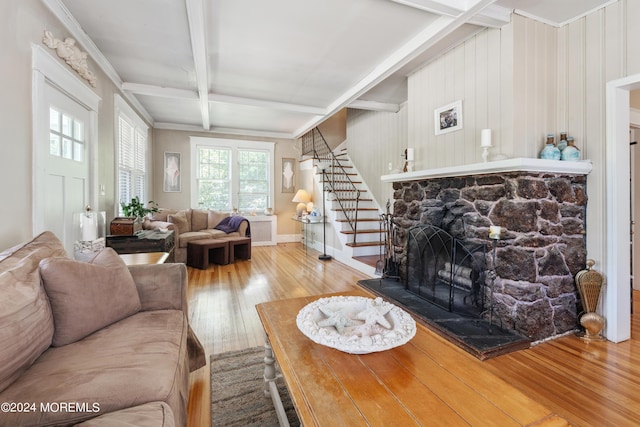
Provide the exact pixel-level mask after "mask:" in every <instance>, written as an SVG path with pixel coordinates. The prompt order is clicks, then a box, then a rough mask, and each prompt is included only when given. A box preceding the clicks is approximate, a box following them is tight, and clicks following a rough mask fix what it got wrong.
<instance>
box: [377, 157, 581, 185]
mask: <svg viewBox="0 0 640 427" xmlns="http://www.w3.org/2000/svg"><path fill="white" fill-rule="evenodd" d="M592 167H593V165H592V164H591V161H590V160H581V161H577V162H569V161H562V160H546V159H530V158H526V157H518V158H515V159H506V160H496V161H493V162H486V163H473V164H469V165H460V166H451V167H446V168H436V169H426V170H419V171H413V172H405V173H396V174H391V175H383V176H382V177H381V178H380V179H381V180H382V181H383V182H408V181H421V180H425V179H432V178H445V177H454V176H470V175H485V174H492V173H505V172H549V173H563V174H568V175H587V174H589V172H591V169H592Z"/></svg>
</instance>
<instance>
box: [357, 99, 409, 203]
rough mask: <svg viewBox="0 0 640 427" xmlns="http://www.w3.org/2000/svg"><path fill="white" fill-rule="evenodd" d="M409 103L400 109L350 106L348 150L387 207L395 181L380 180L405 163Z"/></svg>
mask: <svg viewBox="0 0 640 427" xmlns="http://www.w3.org/2000/svg"><path fill="white" fill-rule="evenodd" d="M407 111H408V109H407V107H406V105H403V106H402V108H401V109H400V111H398V112H397V113H388V112H375V111H365V110H354V109H349V110H348V112H347V142H346V147H347V153H348V154H349V157H350V158H351V160H352V162H353V165H354V166H355V168H356V169H357V170H358V172H360V175H361V176H362V178H363V181H364V182H366V183H367V186H368V187H369V189H370V190H371V193H372V194H371V195H365V196H364V197H367V198H368V197H371V196H373V198H374V200H375V201H376V202H377V203H378V205H379V206H380V207H381V208H382V209H384V206H385V204H386V203H387V200H388V199H391V200H392V202H393V189H392V187H391V184H389V183H384V182H382V181H380V176H381V175H386V174H388V173H390V171H389V163H391V165H392V168H398V167H400V168H401V167H402V165H403V161H404V159H403V158H402V157H401V156H402V154H403V153H404V149H405V148H407V129H408V127H407Z"/></svg>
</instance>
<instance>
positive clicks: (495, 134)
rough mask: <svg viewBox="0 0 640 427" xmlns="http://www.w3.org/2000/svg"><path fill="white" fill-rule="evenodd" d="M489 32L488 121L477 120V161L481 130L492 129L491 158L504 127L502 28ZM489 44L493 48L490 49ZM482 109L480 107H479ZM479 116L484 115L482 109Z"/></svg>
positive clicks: (479, 151) (497, 151)
mask: <svg viewBox="0 0 640 427" xmlns="http://www.w3.org/2000/svg"><path fill="white" fill-rule="evenodd" d="M486 34H487V58H488V60H487V97H486V106H485V108H486V121H485V122H483V121H481V120H477V121H476V131H475V135H474V141H475V142H474V143H475V147H476V152H477V153H478V155H477V156H476V159H477V160H476V161H478V162H481V161H482V149H481V148H480V131H481V130H482V129H491V130H492V132H491V137H492V138H491V139H492V144H493V148H492V149H491V150H490V151H489V160H491V159H492V158H493V157H494V156H495V154H496V153H499V152H500V145H501V144H499V141H500V135H501V132H500V130H501V127H502V117H501V111H502V108H501V102H502V97H501V93H502V49H500V44H501V43H500V38H501V34H500V30H497V29H490V30H488V31H487V32H486ZM489 46H491V47H492V48H491V49H489ZM478 110H480V108H478ZM477 116H478V118H480V117H482V115H481V114H480V111H478V114H477Z"/></svg>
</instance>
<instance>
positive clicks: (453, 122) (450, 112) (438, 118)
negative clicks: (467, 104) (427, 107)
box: [433, 101, 462, 135]
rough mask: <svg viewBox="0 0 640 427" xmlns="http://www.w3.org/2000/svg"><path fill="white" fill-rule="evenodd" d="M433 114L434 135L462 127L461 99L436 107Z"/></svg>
mask: <svg viewBox="0 0 640 427" xmlns="http://www.w3.org/2000/svg"><path fill="white" fill-rule="evenodd" d="M433 116H434V117H433V119H434V125H435V130H436V135H442V134H445V133H449V132H454V131H457V130H460V129H462V101H456V102H452V103H451V104H447V105H445V106H444V107H440V108H436V109H435V112H434V114H433Z"/></svg>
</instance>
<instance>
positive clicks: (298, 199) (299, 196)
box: [291, 190, 311, 217]
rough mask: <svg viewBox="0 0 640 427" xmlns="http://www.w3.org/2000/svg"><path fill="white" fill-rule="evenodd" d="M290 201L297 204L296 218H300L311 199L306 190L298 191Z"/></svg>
mask: <svg viewBox="0 0 640 427" xmlns="http://www.w3.org/2000/svg"><path fill="white" fill-rule="evenodd" d="M291 201H292V202H294V203H297V204H298V206H296V216H297V217H301V216H302V213H303V212H306V211H307V203H309V202H310V201H311V197H309V193H307V191H306V190H298V192H297V193H296V195H295V196H293V199H292V200H291Z"/></svg>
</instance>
